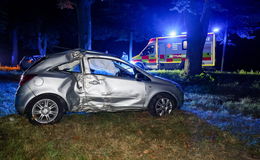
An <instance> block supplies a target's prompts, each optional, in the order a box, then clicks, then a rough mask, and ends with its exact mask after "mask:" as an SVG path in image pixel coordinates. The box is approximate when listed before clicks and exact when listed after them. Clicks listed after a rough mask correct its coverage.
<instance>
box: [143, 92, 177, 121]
mask: <svg viewBox="0 0 260 160" xmlns="http://www.w3.org/2000/svg"><path fill="white" fill-rule="evenodd" d="M176 108H177V105H176V101H175V100H174V98H173V97H172V96H170V95H168V94H166V93H161V94H158V95H156V96H155V97H153V98H152V100H151V102H150V103H149V106H148V111H149V112H150V114H151V115H153V116H157V117H162V116H164V115H167V114H171V113H172V111H173V110H174V109H176Z"/></svg>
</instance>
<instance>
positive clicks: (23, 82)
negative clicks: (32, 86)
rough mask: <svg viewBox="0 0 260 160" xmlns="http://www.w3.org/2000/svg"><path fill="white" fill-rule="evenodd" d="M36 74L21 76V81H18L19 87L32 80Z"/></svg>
mask: <svg viewBox="0 0 260 160" xmlns="http://www.w3.org/2000/svg"><path fill="white" fill-rule="evenodd" d="M35 76H36V74H28V75H22V76H21V79H20V83H19V85H20V86H22V85H24V84H25V83H26V82H28V81H30V80H31V79H33V77H35Z"/></svg>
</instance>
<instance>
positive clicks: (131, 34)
mask: <svg viewBox="0 0 260 160" xmlns="http://www.w3.org/2000/svg"><path fill="white" fill-rule="evenodd" d="M132 57H133V32H130V37H129V55H128V60H129V61H131V59H132Z"/></svg>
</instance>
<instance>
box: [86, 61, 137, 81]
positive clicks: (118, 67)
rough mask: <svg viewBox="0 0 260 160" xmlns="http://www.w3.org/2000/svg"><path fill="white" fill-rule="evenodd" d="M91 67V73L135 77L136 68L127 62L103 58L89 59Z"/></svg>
mask: <svg viewBox="0 0 260 160" xmlns="http://www.w3.org/2000/svg"><path fill="white" fill-rule="evenodd" d="M89 68H90V71H91V74H99V75H107V76H115V77H123V78H134V77H135V69H134V68H133V67H131V66H129V65H127V64H125V63H122V62H119V61H115V60H110V59H102V58H91V59H89Z"/></svg>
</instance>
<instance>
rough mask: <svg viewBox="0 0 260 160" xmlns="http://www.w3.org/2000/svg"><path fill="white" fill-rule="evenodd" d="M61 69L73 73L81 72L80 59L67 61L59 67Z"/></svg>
mask: <svg viewBox="0 0 260 160" xmlns="http://www.w3.org/2000/svg"><path fill="white" fill-rule="evenodd" d="M57 69H58V70H59V71H66V72H72V73H81V66H80V61H79V60H77V61H73V62H70V63H65V64H62V65H60V66H58V67H57Z"/></svg>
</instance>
